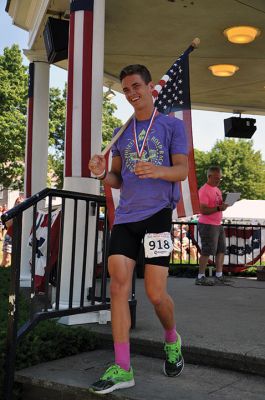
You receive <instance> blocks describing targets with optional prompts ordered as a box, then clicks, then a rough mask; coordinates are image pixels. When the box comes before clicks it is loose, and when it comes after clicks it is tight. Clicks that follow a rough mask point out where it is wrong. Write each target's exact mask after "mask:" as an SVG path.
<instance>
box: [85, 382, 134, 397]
mask: <svg viewBox="0 0 265 400" xmlns="http://www.w3.org/2000/svg"><path fill="white" fill-rule="evenodd" d="M134 385H135V381H134V379H132V380H131V381H128V382H121V383H116V385H113V386H111V387H109V388H107V389H103V390H95V389H93V388H89V391H90V392H92V393H96V394H107V393H111V392H113V391H114V390H118V389H127V388H130V387H132V386H134Z"/></svg>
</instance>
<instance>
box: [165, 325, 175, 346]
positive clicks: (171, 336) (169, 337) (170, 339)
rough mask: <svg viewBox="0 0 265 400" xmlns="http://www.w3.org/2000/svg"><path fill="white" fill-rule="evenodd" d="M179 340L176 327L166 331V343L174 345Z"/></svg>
mask: <svg viewBox="0 0 265 400" xmlns="http://www.w3.org/2000/svg"><path fill="white" fill-rule="evenodd" d="M176 340H177V332H176V327H175V326H174V328H172V329H165V341H166V342H167V343H174V342H176Z"/></svg>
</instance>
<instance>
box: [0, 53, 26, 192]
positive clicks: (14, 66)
mask: <svg viewBox="0 0 265 400" xmlns="http://www.w3.org/2000/svg"><path fill="white" fill-rule="evenodd" d="M27 87H28V76H27V68H26V67H25V66H23V64H22V54H21V51H20V50H19V47H18V46H17V45H13V46H12V47H10V48H7V47H6V48H5V49H4V51H3V55H0V146H1V150H0V183H1V184H2V185H3V186H4V187H5V188H8V187H12V188H14V189H18V188H19V189H22V187H23V176H24V157H25V142H26V109H27Z"/></svg>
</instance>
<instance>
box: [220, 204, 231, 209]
mask: <svg viewBox="0 0 265 400" xmlns="http://www.w3.org/2000/svg"><path fill="white" fill-rule="evenodd" d="M227 207H229V205H228V204H225V203H222V204H221V205H220V206H219V208H220V211H225V210H226V209H227Z"/></svg>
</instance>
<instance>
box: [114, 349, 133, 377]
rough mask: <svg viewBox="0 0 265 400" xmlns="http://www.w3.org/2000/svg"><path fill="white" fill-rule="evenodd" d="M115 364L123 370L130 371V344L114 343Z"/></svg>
mask: <svg viewBox="0 0 265 400" xmlns="http://www.w3.org/2000/svg"><path fill="white" fill-rule="evenodd" d="M114 353H115V364H117V365H119V366H120V367H121V368H122V369H125V370H126V371H129V369H130V367H131V362H130V343H114Z"/></svg>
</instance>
